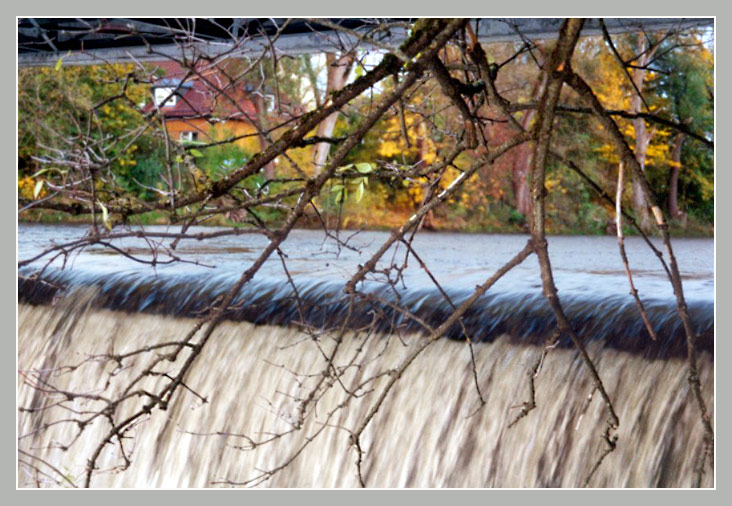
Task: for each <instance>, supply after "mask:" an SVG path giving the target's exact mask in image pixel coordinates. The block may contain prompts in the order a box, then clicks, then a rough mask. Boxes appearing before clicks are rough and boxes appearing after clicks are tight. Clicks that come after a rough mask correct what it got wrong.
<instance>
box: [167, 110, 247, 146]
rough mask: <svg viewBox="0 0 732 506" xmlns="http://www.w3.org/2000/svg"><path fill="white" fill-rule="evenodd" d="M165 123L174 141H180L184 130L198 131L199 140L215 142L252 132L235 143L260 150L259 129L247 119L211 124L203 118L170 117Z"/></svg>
mask: <svg viewBox="0 0 732 506" xmlns="http://www.w3.org/2000/svg"><path fill="white" fill-rule="evenodd" d="M165 125H166V127H167V129H168V135H169V136H170V138H171V140H174V141H178V140H179V139H180V138H181V134H182V133H183V132H196V133H198V141H199V142H215V141H220V140H224V139H227V138H229V137H232V136H239V135H248V134H252V135H251V137H245V138H243V139H239V140H237V141H235V144H236V145H237V146H240V147H242V148H244V149H246V150H247V151H249V152H252V153H256V152H258V151H259V140H258V138H257V136H256V133H257V130H256V129H255V128H254V126H253V125H252V124H250V123H248V122H246V121H225V122H220V123H217V124H216V125H211V124H210V123H209V122H208V121H206V120H205V119H202V118H195V119H168V120H166V122H165Z"/></svg>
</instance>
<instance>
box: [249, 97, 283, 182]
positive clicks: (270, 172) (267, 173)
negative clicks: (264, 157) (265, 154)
mask: <svg viewBox="0 0 732 506" xmlns="http://www.w3.org/2000/svg"><path fill="white" fill-rule="evenodd" d="M252 103H253V104H254V109H255V110H256V111H257V122H258V126H259V148H260V149H261V150H262V151H264V150H265V149H266V148H267V146H268V145H269V142H268V141H267V138H266V137H265V136H264V133H263V132H266V131H267V106H266V104H265V103H264V95H262V94H261V93H255V94H254V95H252ZM276 169H277V166H276V165H275V161H274V160H272V161H271V162H269V163H268V164H267V165H265V166H264V167H263V171H264V177H266V178H267V179H274V178H275V176H276Z"/></svg>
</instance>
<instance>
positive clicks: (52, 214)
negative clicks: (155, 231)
mask: <svg viewBox="0 0 732 506" xmlns="http://www.w3.org/2000/svg"><path fill="white" fill-rule="evenodd" d="M502 214H503V213H498V214H497V215H496V216H495V217H486V216H483V217H481V219H479V220H471V219H468V218H467V217H450V218H449V219H448V218H444V217H437V218H432V219H431V220H430V222H429V223H428V224H427V226H425V227H424V230H429V231H435V232H456V233H468V234H474V233H482V234H526V233H528V226H527V225H526V224H525V223H524V222H523V221H522V220H516V219H514V220H512V219H511V218H510V217H509V219H508V220H506V219H504V218H505V217H504V216H502ZM325 216H326V217H327V215H325ZM377 218H378V219H373V216H370V215H364V214H360V213H345V214H344V215H343V216H341V218H340V226H338V225H339V223H338V218H337V216H331V217H330V219H329V220H328V221H329V223H328V225H329V226H330V227H331V228H340V229H342V230H373V231H383V230H392V229H394V228H397V227H399V226H401V225H402V224H403V223H404V222H405V221H406V220H408V219H409V214H408V213H407V212H388V213H387V212H384V213H380V215H379V216H378V217H377ZM18 221H19V222H20V223H43V224H59V225H70V224H80V223H81V224H83V223H87V224H90V223H91V216H89V215H82V216H69V215H67V214H65V213H60V212H56V211H45V210H44V211H35V210H28V211H25V212H23V213H22V214H21V215H20V216H18ZM130 222H131V223H133V224H136V225H170V224H171V223H170V219H169V218H168V216H167V215H166V214H163V213H160V212H156V211H152V212H149V213H145V214H142V215H140V216H135V217H132V218H131V219H130ZM200 225H202V226H216V227H242V226H247V225H246V224H242V223H238V222H236V221H232V220H229V219H226V218H225V217H223V216H220V215H217V216H214V217H212V218H211V219H209V220H207V221H205V222H203V223H200ZM321 227H322V223H321V222H320V220H319V219H317V218H316V217H315V216H307V217H306V219H305V220H301V221H300V223H299V224H298V228H302V229H306V230H307V229H319V228H321ZM670 231H671V235H672V237H686V238H713V237H714V225H713V224H708V223H704V222H701V221H698V220H696V219H694V218H689V219H688V221H687V223H686V226H683V225H682V224H681V223H679V222H671V224H670ZM547 232H548V233H549V234H550V235H615V230H614V228H613V227H610V226H605V227H600V226H597V225H593V226H585V227H568V226H566V225H563V224H557V223H554V222H552V221H551V220H547ZM623 233H624V235H626V236H634V235H638V233H637V232H636V230H635V229H633V228H631V227H623Z"/></svg>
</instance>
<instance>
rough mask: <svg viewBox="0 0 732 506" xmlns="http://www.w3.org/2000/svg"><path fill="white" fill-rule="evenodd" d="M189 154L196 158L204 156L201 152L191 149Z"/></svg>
mask: <svg viewBox="0 0 732 506" xmlns="http://www.w3.org/2000/svg"><path fill="white" fill-rule="evenodd" d="M188 152H189V153H190V154H192V155H193V156H195V157H196V158H201V157H202V156H203V153H201V152H200V151H199V150H197V149H189V150H188Z"/></svg>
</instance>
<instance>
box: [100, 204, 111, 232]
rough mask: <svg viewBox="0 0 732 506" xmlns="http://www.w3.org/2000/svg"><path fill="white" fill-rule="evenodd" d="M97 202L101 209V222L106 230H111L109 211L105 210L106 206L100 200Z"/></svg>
mask: <svg viewBox="0 0 732 506" xmlns="http://www.w3.org/2000/svg"><path fill="white" fill-rule="evenodd" d="M97 202H99V207H101V208H102V222H104V226H105V227H107V230H112V223H111V222H110V221H109V210H108V209H107V206H105V205H104V204H103V203H102V202H101V201H100V200H97Z"/></svg>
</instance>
